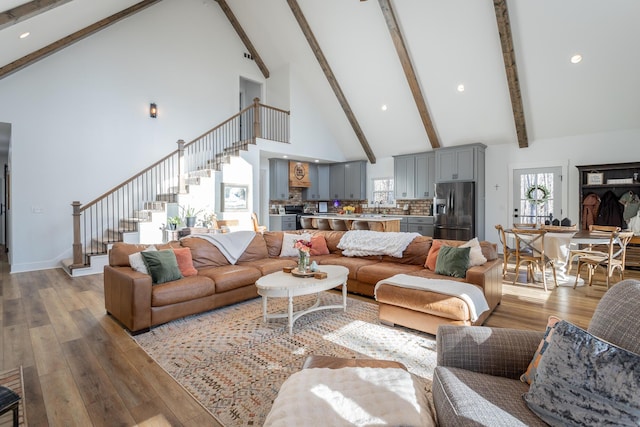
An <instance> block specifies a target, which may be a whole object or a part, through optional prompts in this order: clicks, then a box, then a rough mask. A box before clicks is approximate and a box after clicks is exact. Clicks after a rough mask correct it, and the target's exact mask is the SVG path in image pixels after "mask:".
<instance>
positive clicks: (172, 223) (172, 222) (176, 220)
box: [167, 215, 182, 230]
mask: <svg viewBox="0 0 640 427" xmlns="http://www.w3.org/2000/svg"><path fill="white" fill-rule="evenodd" d="M181 222H182V218H180V217H179V216H177V215H176V216H171V217H169V218H167V225H168V226H169V230H175V229H176V228H178V224H180V223H181Z"/></svg>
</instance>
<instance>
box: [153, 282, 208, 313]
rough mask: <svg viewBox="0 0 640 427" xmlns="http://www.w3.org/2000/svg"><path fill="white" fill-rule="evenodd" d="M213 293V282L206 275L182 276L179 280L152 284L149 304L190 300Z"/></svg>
mask: <svg viewBox="0 0 640 427" xmlns="http://www.w3.org/2000/svg"><path fill="white" fill-rule="evenodd" d="M215 293H216V288H215V284H214V283H213V280H211V279H209V278H208V277H202V276H189V277H184V278H182V279H180V280H174V281H172V282H166V283H162V284H159V285H153V288H152V289H151V306H152V307H161V306H165V305H171V304H176V303H180V302H185V301H191V300H194V299H198V298H202V297H206V296H209V295H213V294H215Z"/></svg>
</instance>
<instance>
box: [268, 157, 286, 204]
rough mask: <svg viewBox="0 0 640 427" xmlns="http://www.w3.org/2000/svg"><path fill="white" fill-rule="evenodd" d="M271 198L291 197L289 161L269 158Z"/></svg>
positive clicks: (283, 198)
mask: <svg viewBox="0 0 640 427" xmlns="http://www.w3.org/2000/svg"><path fill="white" fill-rule="evenodd" d="M269 198H270V199H271V200H288V199H289V161H288V160H283V159H269Z"/></svg>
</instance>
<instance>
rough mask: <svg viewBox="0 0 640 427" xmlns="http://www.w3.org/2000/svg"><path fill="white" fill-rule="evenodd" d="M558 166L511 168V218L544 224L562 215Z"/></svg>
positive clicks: (515, 220) (516, 220)
mask: <svg viewBox="0 0 640 427" xmlns="http://www.w3.org/2000/svg"><path fill="white" fill-rule="evenodd" d="M561 182H562V169H561V168H559V167H549V168H537V169H516V170H514V190H515V194H514V221H513V222H524V223H536V224H544V223H545V221H547V220H549V221H551V220H552V219H553V218H557V219H561V218H562V203H561V197H562V195H561V192H560V185H561Z"/></svg>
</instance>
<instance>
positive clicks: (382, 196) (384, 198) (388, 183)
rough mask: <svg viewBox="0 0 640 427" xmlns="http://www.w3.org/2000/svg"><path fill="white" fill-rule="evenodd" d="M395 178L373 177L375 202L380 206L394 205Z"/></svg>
mask: <svg viewBox="0 0 640 427" xmlns="http://www.w3.org/2000/svg"><path fill="white" fill-rule="evenodd" d="M393 190H394V188H393V178H374V179H373V204H379V205H380V206H394V205H395V200H394V198H393Z"/></svg>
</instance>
